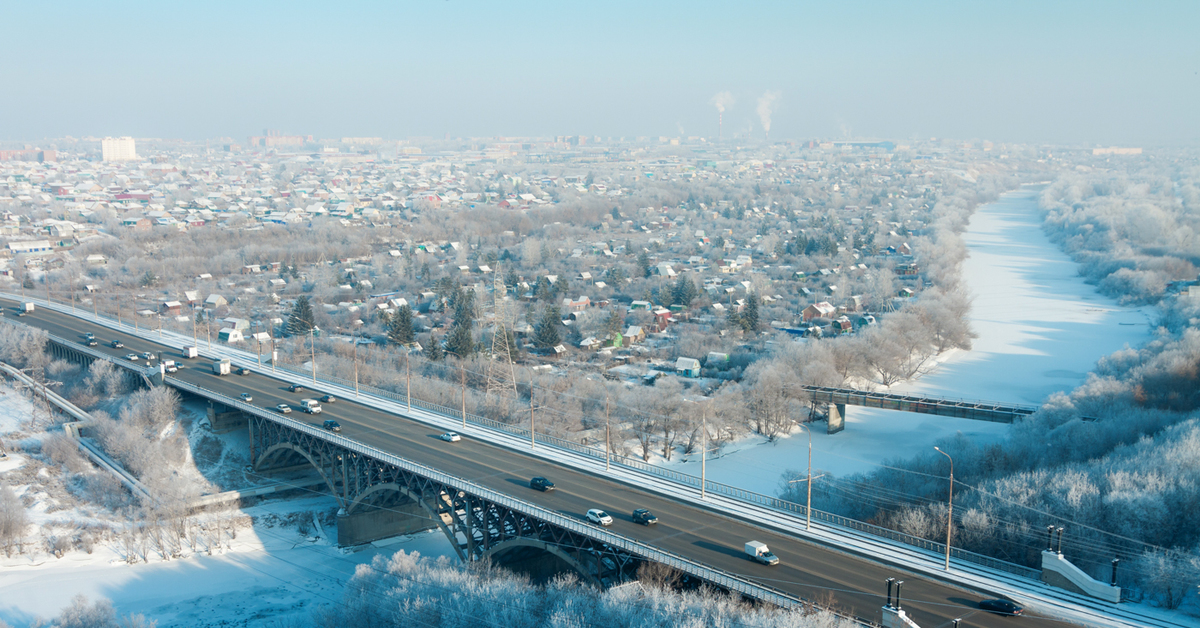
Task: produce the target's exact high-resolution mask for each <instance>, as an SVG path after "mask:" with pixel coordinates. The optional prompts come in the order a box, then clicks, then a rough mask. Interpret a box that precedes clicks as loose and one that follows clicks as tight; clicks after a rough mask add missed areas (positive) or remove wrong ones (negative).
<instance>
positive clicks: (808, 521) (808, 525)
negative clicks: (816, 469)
mask: <svg viewBox="0 0 1200 628" xmlns="http://www.w3.org/2000/svg"><path fill="white" fill-rule="evenodd" d="M800 427H802V428H804V431H805V432H808V477H807V478H805V479H797V480H788V484H795V483H796V482H805V483H806V484H807V486H806V488H807V492H808V499H807V501H806V503H805V506H804V529H805V530H806V531H808V530H812V481H813V480H814V479H816V478H814V477H813V474H812V429H811V428H809V427H808V426H807V425H804V424H803V423H801V424H800ZM824 475H825V474H824V473H822V474H821V475H818V476H817V478H820V477H823V476H824Z"/></svg>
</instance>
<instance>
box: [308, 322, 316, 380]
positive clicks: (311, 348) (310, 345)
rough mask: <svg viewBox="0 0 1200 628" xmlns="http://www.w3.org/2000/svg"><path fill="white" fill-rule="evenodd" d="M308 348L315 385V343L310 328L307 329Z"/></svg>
mask: <svg viewBox="0 0 1200 628" xmlns="http://www.w3.org/2000/svg"><path fill="white" fill-rule="evenodd" d="M308 348H309V351H310V352H311V355H312V365H313V369H312V371H313V383H314V384H315V383H317V341H316V338H315V336H314V335H313V329H312V327H309V328H308Z"/></svg>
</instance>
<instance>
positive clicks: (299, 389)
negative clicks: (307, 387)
mask: <svg viewBox="0 0 1200 628" xmlns="http://www.w3.org/2000/svg"><path fill="white" fill-rule="evenodd" d="M288 392H304V387H303V386H301V385H300V384H289V385H288Z"/></svg>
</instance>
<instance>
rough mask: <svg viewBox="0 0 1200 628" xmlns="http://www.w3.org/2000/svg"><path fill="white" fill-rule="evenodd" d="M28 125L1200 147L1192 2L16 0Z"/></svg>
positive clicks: (1, 71) (17, 111) (13, 135)
mask: <svg viewBox="0 0 1200 628" xmlns="http://www.w3.org/2000/svg"><path fill="white" fill-rule="evenodd" d="M5 22H6V23H7V24H8V25H9V26H10V28H9V29H8V32H6V35H5V39H6V47H7V52H6V53H5V62H4V63H3V64H0V81H2V82H3V84H4V85H6V86H7V87H8V94H7V95H8V97H6V98H4V99H3V102H0V117H2V119H4V120H5V122H4V125H3V127H2V128H3V130H4V135H5V137H7V138H9V139H23V140H34V139H40V138H46V137H59V136H65V135H70V136H76V137H79V136H84V135H93V136H104V135H132V136H134V137H163V138H182V139H190V140H196V139H205V138H211V137H224V136H232V137H239V138H240V137H244V136H247V135H251V134H254V133H257V132H258V130H260V129H262V128H278V129H282V130H284V131H286V132H290V133H296V134H299V133H305V134H308V133H312V134H316V135H318V136H331V137H332V136H383V137H391V138H401V137H409V136H430V137H437V138H441V137H443V136H444V135H446V134H449V135H450V136H451V137H458V136H462V137H471V136H495V135H501V136H546V135H561V134H582V135H600V136H604V137H609V136H612V137H622V136H656V135H671V136H676V135H684V136H703V137H708V136H715V135H716V132H717V129H716V116H715V115H714V114H715V111H714V109H713V107H712V106H711V105H710V98H711V97H712V96H713V94H716V93H719V92H723V91H728V92H730V93H731V94H732V95H733V96H734V97H735V101H734V104H733V105H732V106H731V107H730V108H729V111H728V112H727V113H726V120H725V125H726V129H728V130H729V132H730V133H731V134H735V133H743V134H745V133H747V132H749V131H752V132H753V135H754V136H757V137H760V138H761V137H762V131H763V127H762V123H761V121H760V120H759V116H758V115H756V103H757V100H758V99H759V98H760V97H761V96H762V95H763V94H764V93H767V92H770V91H775V92H778V93H779V94H780V98H779V100H778V103H777V104H776V106H775V113H774V128H773V133H772V135H773V136H774V137H777V138H781V139H782V138H787V139H802V138H808V137H833V138H839V139H848V138H850V137H887V138H902V139H910V138H915V137H922V138H923V137H934V136H936V137H956V138H964V139H972V138H974V139H988V140H992V141H1004V142H1051V143H1077V142H1085V143H1087V142H1095V143H1100V144H1114V143H1116V144H1121V143H1135V144H1156V145H1157V144H1170V145H1179V144H1183V143H1188V142H1194V141H1196V140H1197V139H1200V121H1198V120H1197V118H1196V116H1194V115H1192V112H1193V109H1194V103H1195V102H1197V101H1198V100H1200V75H1198V74H1197V72H1198V71H1200V49H1198V48H1197V46H1196V45H1195V42H1194V33H1193V32H1192V31H1193V28H1194V25H1195V24H1196V23H1198V22H1200V5H1197V4H1196V3H1194V2H1186V1H1181V2H1140V3H1136V4H1135V3H1126V2H1083V1H1080V2H1075V1H1071V2H1023V1H1020V2H1002V3H988V4H983V3H959V2H927V1H925V2H905V3H879V2H837V3H832V2H830V3H813V2H742V3H720V2H669V3H652V4H649V5H647V4H645V3H635V2H613V3H605V4H603V5H591V4H578V3H557V2H502V3H489V2H471V1H462V0H450V1H445V2H418V3H390V2H355V3H349V4H336V5H335V4H328V3H319V2H261V3H236V2H214V3H202V4H201V3H187V4H182V3H155V2H120V3H99V4H97V3H86V2H61V3H56V4H55V10H53V11H50V10H48V9H47V7H46V6H45V5H43V4H40V3H33V2H20V3H9V4H8V5H7V6H6V7H5Z"/></svg>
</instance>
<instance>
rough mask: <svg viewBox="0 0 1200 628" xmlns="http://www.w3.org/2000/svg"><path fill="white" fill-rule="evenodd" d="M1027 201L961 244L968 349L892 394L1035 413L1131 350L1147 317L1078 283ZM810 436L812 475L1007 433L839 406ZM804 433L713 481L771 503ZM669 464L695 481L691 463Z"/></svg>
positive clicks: (726, 463) (754, 448) (732, 458)
mask: <svg viewBox="0 0 1200 628" xmlns="http://www.w3.org/2000/svg"><path fill="white" fill-rule="evenodd" d="M1041 225H1042V212H1041V210H1039V209H1038V205H1037V191H1036V190H1035V189H1022V190H1019V191H1015V192H1010V193H1008V194H1005V195H1003V196H1002V197H1001V198H1000V199H999V200H997V201H996V202H994V203H989V204H987V205H984V206H982V207H980V208H979V209H978V210H977V211H976V212H975V214H974V215H973V216H972V217H971V221H970V224H969V225H968V227H967V232H966V234H964V238H965V240H966V243H967V248H968V250H969V252H970V257H968V258H967V260H966V261H965V262H964V263H963V279H964V283H965V284H966V286H967V289H968V290H969V291H970V293H971V296H972V299H973V300H972V307H971V326H972V328H973V329H974V331H975V333H976V334H978V338H976V339H975V341H974V346H973V348H972V349H971V350H970V351H955V352H952V353H950V354H948V355H946V356H944V357H945V359H944V360H943V361H942V362H941V364H940V365H939V366H937V367H936V368H935V369H933V370H932V371H931V372H929V373H927V374H926V375H924V376H923V377H921V378H920V379H917V380H914V381H911V382H906V383H904V384H899V385H896V386H894V387H893V390H894V391H896V392H911V393H921V394H928V395H935V396H941V397H955V398H962V399H979V400H987V401H1004V402H1010V403H1020V404H1028V405H1040V404H1041V403H1042V402H1043V401H1044V400H1045V399H1046V397H1047V396H1048V395H1050V394H1052V393H1055V392H1058V391H1070V390H1072V389H1074V388H1075V387H1076V386H1078V385H1079V384H1082V383H1083V382H1084V380H1085V379H1086V378H1087V373H1088V371H1090V370H1091V369H1092V367H1093V366H1094V365H1095V363H1096V360H1098V359H1099V358H1101V357H1103V356H1105V355H1108V354H1110V353H1112V352H1113V351H1116V350H1118V349H1121V348H1122V347H1124V346H1125V345H1126V344H1128V345H1130V346H1137V345H1139V344H1141V343H1142V342H1144V341H1145V340H1146V338H1147V334H1148V332H1149V329H1148V325H1149V323H1150V316H1151V315H1152V311H1151V309H1150V308H1140V309H1139V308H1129V307H1123V306H1120V305H1118V304H1117V303H1116V301H1114V300H1113V299H1110V298H1108V297H1105V296H1104V295H1101V294H1100V293H1098V292H1097V291H1096V290H1095V288H1094V287H1093V286H1090V285H1088V284H1086V283H1084V281H1083V279H1082V278H1081V277H1080V276H1079V274H1078V272H1077V265H1076V264H1075V262H1073V261H1072V260H1071V259H1070V258H1068V257H1067V256H1066V254H1065V253H1063V252H1062V251H1061V250H1060V249H1059V248H1058V247H1057V246H1056V245H1055V244H1054V243H1053V242H1051V241H1050V239H1049V238H1048V237H1047V236H1046V235H1045V233H1043V232H1042V228H1041ZM823 427H824V424H817V429H816V430H814V433H813V467H814V468H819V469H821V470H823V471H826V472H829V473H833V474H835V475H843V474H847V473H853V472H856V471H862V470H867V469H870V468H872V467H873V466H875V465H877V464H879V463H881V462H883V461H885V460H888V459H892V458H897V457H908V456H910V455H912V454H914V453H916V452H918V451H920V450H921V449H922V448H929V447H932V446H933V443H934V442H935V441H937V440H938V439H939V438H942V437H944V436H948V435H953V434H954V433H956V432H962V433H963V434H964V435H968V436H971V437H974V438H979V439H996V438H999V437H1000V436H1001V435H1003V434H1004V432H1005V431H1006V430H1007V429H1008V426H1007V425H1005V424H995V423H985V422H981V421H970V420H966V419H948V418H942V417H936V416H930V415H921V414H912V413H907V412H894V411H888V410H877V409H872V408H858V407H848V408H847V418H846V430H845V431H844V432H841V433H839V434H834V435H827V434H824V433H823ZM807 453H808V439H807V438H806V437H805V436H804V434H803V433H802V432H799V433H795V434H793V435H792V436H790V437H788V438H784V439H781V440H779V441H777V442H775V443H767V442H764V440H763V439H761V438H750V439H746V440H744V441H742V442H739V443H735V444H733V445H731V446H730V447H728V448H727V449H726V452H725V454H724V455H723V456H722V457H721V458H719V459H715V460H709V461H708V464H707V467H708V468H707V475H708V478H709V479H711V480H715V481H718V482H723V483H725V484H732V485H734V486H738V487H741V488H745V489H749V490H753V491H756V492H759V493H766V494H772V495H773V494H775V493H776V492H777V490H778V487H779V481H780V475H781V474H782V473H783V472H784V471H785V470H787V469H801V468H804V466H805V465H806V464H807ZM671 466H673V467H675V468H677V469H680V470H684V471H686V472H689V473H695V474H699V472H700V465H699V462H698V461H697V460H690V461H688V462H686V463H684V462H678V463H672V464H671Z"/></svg>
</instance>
